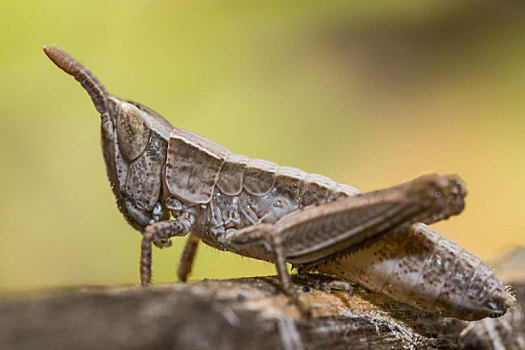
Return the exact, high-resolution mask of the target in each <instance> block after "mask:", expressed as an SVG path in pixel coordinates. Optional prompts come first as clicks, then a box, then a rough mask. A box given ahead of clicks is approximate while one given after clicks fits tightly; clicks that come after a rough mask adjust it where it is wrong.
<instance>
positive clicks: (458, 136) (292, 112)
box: [0, 0, 525, 291]
mask: <svg viewBox="0 0 525 350" xmlns="http://www.w3.org/2000/svg"><path fill="white" fill-rule="evenodd" d="M0 30H1V31H0V79H1V81H2V84H0V106H1V115H0V123H1V124H0V126H1V128H0V160H1V164H2V171H1V172H0V180H1V184H2V187H1V188H2V190H1V193H2V197H1V198H2V199H1V201H0V219H1V220H0V222H1V226H0V242H1V244H0V260H1V264H0V290H4V291H9V290H23V289H34V288H44V287H54V286H63V285H72V284H117V283H137V282H138V257H139V244H140V235H139V233H137V232H136V231H134V230H133V229H132V228H131V227H130V226H128V225H127V224H126V223H125V221H124V219H123V218H122V216H121V215H120V213H119V212H118V210H117V208H116V206H115V204H114V198H113V194H112V193H111V190H110V188H109V185H108V182H107V180H106V174H105V168H104V162H103V159H102V154H101V151H100V141H99V138H100V136H99V128H100V126H99V121H100V118H99V116H98V113H97V112H96V111H95V108H94V107H93V106H92V104H91V100H90V99H89V97H88V96H87V94H86V93H85V91H84V90H83V89H82V88H81V87H80V85H79V84H78V83H77V82H75V81H74V80H73V79H72V78H71V77H69V76H67V75H66V74H65V73H63V72H61V71H60V70H58V69H57V68H56V67H55V66H54V65H53V64H52V63H51V62H50V61H49V59H48V58H47V57H46V56H45V55H44V54H43V52H42V50H41V48H42V45H51V44H57V45H60V46H61V47H62V48H64V49H65V50H66V51H68V52H69V53H71V54H72V55H73V56H74V57H75V58H77V59H78V60H79V61H80V62H82V63H84V64H85V65H86V66H87V67H89V68H90V69H91V70H92V71H93V72H94V73H95V75H97V76H98V78H99V79H100V80H101V81H102V82H103V83H104V84H105V85H106V87H107V88H108V90H109V91H110V92H112V93H114V94H115V95H117V96H120V97H123V98H127V99H132V100H136V101H138V102H141V103H143V104H145V105H147V106H150V107H152V108H153V109H155V110H157V111H158V112H159V113H161V114H162V115H164V116H165V117H166V118H167V119H169V120H170V121H171V122H172V123H173V124H174V125H176V126H178V127H182V128H186V129H189V130H192V131H194V132H197V133H199V134H201V135H204V136H206V137H208V138H210V139H212V140H215V141H217V142H220V143H222V144H223V145H225V146H227V147H228V148H230V149H231V150H232V151H233V152H236V153H244V154H246V155H249V156H251V157H254V158H264V159H268V160H272V161H274V162H277V163H279V164H281V165H288V166H294V167H298V168H301V169H303V170H305V171H308V172H316V173H321V174H323V175H327V176H329V177H331V178H333V179H334V180H336V181H338V182H343V183H348V184H351V185H354V186H356V187H358V188H360V189H362V190H373V189H377V188H380V187H386V186H389V185H393V184H397V183H399V182H402V181H405V180H408V179H411V178H414V177H416V176H418V175H421V174H424V173H429V172H440V173H459V174H460V175H461V176H462V177H463V178H464V179H465V181H466V182H467V185H468V189H469V196H468V198H467V208H466V210H465V212H464V214H463V215H461V216H460V217H457V218H453V219H451V220H450V221H448V222H445V223H442V224H438V225H436V227H437V229H438V230H439V231H440V232H441V233H442V234H443V235H446V236H448V237H450V238H451V239H453V240H455V241H457V242H458V243H460V244H461V245H462V246H464V247H465V248H467V249H469V250H471V251H472V252H474V253H475V254H477V255H479V256H480V257H482V258H484V259H488V260H490V259H494V258H496V257H497V256H499V255H500V254H501V253H502V252H503V251H505V250H506V249H508V248H510V247H512V246H514V245H517V244H522V245H523V244H525V215H524V210H525V186H524V183H525V162H524V159H525V118H524V117H525V116H524V113H525V98H524V97H525V6H523V5H522V4H521V2H518V1H476V2H474V1H473V2H456V1H373V2H372V1H303V2H297V1H283V0H280V1H264V2H255V1H244V2H237V1H138V0H135V1H129V0H127V1H89V2H80V1H20V2H4V3H3V5H2V11H1V12H0ZM184 241H185V239H176V240H175V244H174V248H170V249H164V250H159V249H155V251H154V266H153V267H154V278H155V280H156V281H174V280H175V269H176V265H177V263H178V258H179V256H180V253H181V250H182V247H183V245H184ZM273 273H274V268H273V267H272V266H271V265H269V264H266V263H262V262H256V261H252V260H250V259H244V258H240V257H238V256H235V255H233V254H230V253H224V252H220V251H216V250H213V249H211V248H208V247H204V246H203V245H201V249H200V250H199V253H198V255H197V260H196V265H195V266H194V273H193V276H192V278H193V279H201V278H205V277H208V278H229V277H238V276H249V275H257V274H273Z"/></svg>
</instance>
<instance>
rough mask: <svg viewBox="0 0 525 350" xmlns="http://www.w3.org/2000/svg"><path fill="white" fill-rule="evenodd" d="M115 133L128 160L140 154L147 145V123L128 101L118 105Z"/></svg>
mask: <svg viewBox="0 0 525 350" xmlns="http://www.w3.org/2000/svg"><path fill="white" fill-rule="evenodd" d="M117 134H118V143H119V147H120V150H121V151H122V154H123V155H124V157H125V158H126V159H127V160H129V161H132V160H134V159H135V158H137V157H138V156H140V155H141V154H142V152H144V149H146V146H147V145H148V141H149V135H150V129H149V125H148V123H147V122H146V120H144V118H143V117H142V112H141V111H140V110H139V109H138V108H137V107H135V106H133V105H132V104H130V103H124V104H123V105H122V106H121V107H120V111H119V114H118V120H117Z"/></svg>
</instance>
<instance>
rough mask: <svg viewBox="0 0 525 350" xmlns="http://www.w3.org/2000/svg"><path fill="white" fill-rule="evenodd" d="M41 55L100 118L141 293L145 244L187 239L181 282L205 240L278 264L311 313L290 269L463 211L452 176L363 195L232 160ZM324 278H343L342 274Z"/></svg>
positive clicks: (79, 71) (75, 68)
mask: <svg viewBox="0 0 525 350" xmlns="http://www.w3.org/2000/svg"><path fill="white" fill-rule="evenodd" d="M44 52H45V53H46V55H47V56H48V57H49V58H50V59H51V60H52V61H53V62H54V63H55V64H56V65H57V66H58V67H59V68H61V69H62V70H63V71H65V72H66V73H68V74H70V75H72V76H73V77H74V78H75V79H76V80H77V81H79V82H80V84H81V85H82V86H83V87H84V89H85V90H86V91H87V92H88V94H89V96H90V97H91V99H92V101H93V104H94V105H95V108H96V109H97V111H98V112H99V113H100V116H101V124H102V126H101V134H102V137H101V141H102V150H103V155H104V160H105V163H106V170H107V175H108V178H109V182H110V184H111V188H112V190H113V193H114V195H115V198H116V202H117V206H118V208H119V210H120V212H121V213H122V214H123V216H124V218H125V219H126V220H127V222H128V223H129V224H130V225H131V226H132V227H133V228H135V229H136V230H138V231H139V232H140V233H141V234H142V244H141V255H140V280H141V284H142V285H144V286H145V285H148V284H150V283H151V279H152V272H151V265H152V245H155V246H157V247H160V248H163V247H169V246H171V244H172V242H171V238H172V237H176V236H185V235H187V234H188V233H190V231H191V235H190V238H189V240H188V243H187V245H186V247H185V249H184V252H183V255H182V260H181V263H180V265H179V271H178V277H179V278H180V279H181V280H186V279H187V276H188V274H189V272H190V271H191V266H192V262H193V258H194V256H195V252H196V249H197V244H198V242H199V240H202V241H203V242H204V243H206V244H208V245H210V246H212V247H214V248H217V249H220V250H228V251H231V252H234V253H237V254H240V255H243V256H246V257H250V258H254V259H260V260H264V261H269V262H272V263H274V264H275V266H276V270H277V274H278V277H279V282H280V288H281V289H282V291H283V292H284V293H285V294H286V295H288V296H289V297H290V298H291V299H292V300H293V301H294V303H295V304H296V305H297V306H298V307H299V309H300V310H301V311H302V312H303V313H304V314H310V309H309V306H308V305H306V304H305V303H303V302H301V300H300V299H299V296H298V294H297V292H296V291H295V289H294V288H293V286H292V283H291V278H290V275H289V273H288V270H287V265H286V263H291V264H293V266H294V267H297V268H299V271H300V272H305V271H309V270H311V269H315V268H317V267H319V266H323V264H325V263H326V262H329V261H331V260H334V259H336V261H337V259H344V258H345V256H347V255H348V254H349V253H351V252H355V251H357V250H359V249H360V248H363V247H367V246H370V245H371V244H372V243H373V242H376V241H379V240H381V239H383V238H384V237H388V236H391V235H394V234H396V233H398V232H405V231H407V230H408V231H410V230H414V228H413V227H414V226H412V225H413V224H416V223H419V222H421V223H425V224H431V223H433V222H436V221H439V220H444V219H447V218H448V217H450V216H452V215H457V214H459V213H460V212H461V211H462V210H463V208H464V197H465V195H466V189H465V184H464V182H463V181H462V180H461V179H460V178H459V177H458V176H456V175H445V176H443V175H438V174H429V175H424V176H421V177H418V178H416V179H414V180H412V181H409V182H406V183H403V184H400V185H397V186H394V187H391V188H387V189H381V190H377V191H373V192H368V193H362V192H360V191H359V190H357V189H355V188H354V187H351V186H348V185H344V184H338V183H336V182H334V181H333V180H331V179H329V178H327V177H324V176H322V175H317V174H308V173H305V172H303V171H301V170H299V169H295V168H291V167H283V166H278V165H277V164H275V163H272V162H269V161H266V160H261V159H251V158H249V157H247V156H244V155H240V154H233V153H231V152H230V151H229V150H228V149H227V148H225V147H224V146H222V145H220V144H218V143H215V142H213V141H211V140H209V139H207V138H205V137H203V136H200V135H197V134H195V133H193V132H190V131H187V130H184V129H180V128H176V127H174V126H172V125H171V124H170V122H169V121H167V120H166V119H164V118H163V117H162V116H161V115H160V114H158V113H156V112H155V111H153V110H152V109H150V108H148V107H146V106H144V105H142V104H139V103H136V102H132V101H127V100H124V99H121V98H118V97H115V96H112V95H110V94H109V93H108V91H107V90H106V88H105V87H104V86H103V85H102V84H101V83H100V82H99V81H98V80H97V79H96V78H95V76H94V75H93V74H92V73H91V72H90V71H89V70H88V69H87V68H85V67H84V66H83V65H81V64H80V63H79V62H77V61H76V60H75V59H73V58H72V57H71V56H70V55H69V54H67V53H66V52H65V51H63V50H62V49H60V48H59V47H56V46H53V47H46V46H45V47H44ZM170 215H171V216H173V218H174V220H170ZM368 258H370V257H368ZM339 261H344V260H339ZM325 265H326V264H325ZM328 266H329V265H328ZM348 266H352V265H351V264H350V263H348ZM325 270H327V272H329V273H334V274H339V275H343V276H342V277H343V278H344V277H345V275H344V273H343V274H341V273H338V268H337V266H336V267H332V268H330V267H328V268H325ZM339 270H340V268H339ZM498 282H499V281H498ZM502 300H503V299H501V300H500V299H497V300H496V301H494V302H493V303H492V304H491V307H490V310H488V309H487V310H488V311H487V314H488V313H490V314H494V315H496V314H498V315H499V314H501V313H504V312H505V309H506V304H505V303H504V301H502Z"/></svg>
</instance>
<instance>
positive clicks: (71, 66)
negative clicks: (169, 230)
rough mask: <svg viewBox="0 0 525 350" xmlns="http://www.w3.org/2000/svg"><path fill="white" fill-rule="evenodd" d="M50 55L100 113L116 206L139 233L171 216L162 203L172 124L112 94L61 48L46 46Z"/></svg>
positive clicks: (103, 143)
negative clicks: (87, 95)
mask: <svg viewBox="0 0 525 350" xmlns="http://www.w3.org/2000/svg"><path fill="white" fill-rule="evenodd" d="M44 52H45V53H46V55H47V56H48V57H49V58H50V59H51V60H52V61H53V62H54V63H55V64H56V65H57V66H58V67H59V68H61V69H62V70H63V71H65V72H66V73H68V74H70V75H72V76H73V77H74V78H75V79H76V80H78V81H79V82H80V83H81V85H82V86H83V87H84V88H85V89H86V91H87V92H88V94H89V95H90V97H91V99H92V101H93V104H94V105H95V108H96V109H97V111H98V112H99V113H100V115H101V122H102V127H101V129H102V130H101V131H102V139H101V141H102V151H103V154H104V160H105V162H106V171H107V175H108V178H109V181H110V184H111V188H112V190H113V193H114V194H115V197H116V201H117V205H118V208H119V210H120V211H121V212H122V214H123V215H124V217H125V218H126V220H127V221H128V222H129V223H130V224H131V225H132V226H133V227H134V228H135V229H137V230H140V231H142V230H143V229H144V228H145V227H146V226H147V225H149V224H151V223H153V222H155V221H159V220H161V219H165V218H167V217H168V216H169V213H168V212H167V210H165V209H164V207H163V206H162V204H161V203H160V191H161V187H162V186H161V184H162V170H163V166H164V162H165V159H166V149H167V140H168V139H169V133H170V131H171V129H173V126H172V125H171V124H170V123H169V122H168V121H167V120H165V119H164V118H163V117H162V116H160V115H159V114H157V113H156V112H154V111H152V110H150V109H149V108H147V107H145V106H142V105H140V104H138V103H135V102H129V101H125V100H122V99H120V98H117V97H114V96H111V95H109V93H108V92H107V90H106V89H105V87H104V86H103V85H102V84H101V83H100V82H99V81H98V80H97V79H96V78H95V76H94V75H93V74H92V73H91V72H90V71H89V70H88V69H87V68H85V67H84V66H82V65H81V64H80V63H78V62H77V61H76V60H75V59H74V58H72V57H71V56H69V54H67V53H66V52H65V51H63V50H62V49H60V48H59V47H56V46H53V47H46V46H45V47H44Z"/></svg>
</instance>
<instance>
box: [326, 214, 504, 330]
mask: <svg viewBox="0 0 525 350" xmlns="http://www.w3.org/2000/svg"><path fill="white" fill-rule="evenodd" d="M317 269H318V270H319V271H321V272H325V273H329V274H334V275H337V276H339V277H341V278H343V279H345V280H348V281H352V282H356V283H359V284H361V285H363V286H365V287H367V288H368V289H370V290H373V291H375V292H378V293H382V294H386V295H388V296H389V297H391V298H392V299H394V300H397V301H400V302H403V303H406V304H408V305H411V306H414V307H416V308H419V309H421V310H424V311H429V312H432V313H435V314H438V315H442V316H448V317H455V318H459V319H463V320H478V319H481V318H484V317H487V315H490V313H491V310H496V309H497V308H498V306H499V305H498V304H500V303H502V302H504V303H505V304H507V305H511V304H512V303H513V302H514V300H513V297H512V296H511V295H510V294H509V293H508V291H507V290H506V289H505V288H504V286H503V284H502V283H501V282H500V281H499V280H498V278H497V277H496V275H495V274H494V271H493V270H492V268H491V267H490V266H488V265H487V264H485V263H484V262H483V261H481V260H480V259H479V258H478V257H476V256H475V255H474V254H472V253H471V252H469V251H467V250H466V249H464V248H462V247H460V246H459V245H458V244H457V243H456V242H454V241H452V240H450V239H448V238H446V237H444V236H441V235H440V234H439V233H437V232H436V231H435V230H434V229H432V228H430V227H429V226H427V225H425V224H422V223H418V224H415V225H413V226H412V227H411V228H410V229H408V230H404V231H401V232H398V233H396V234H394V235H392V236H389V237H386V238H384V239H382V240H380V241H379V242H376V243H374V244H372V245H370V246H369V247H365V248H363V249H361V250H359V251H356V252H354V253H351V254H348V255H346V256H344V257H340V258H337V259H335V260H332V261H328V262H326V263H325V264H323V265H321V266H318V267H317Z"/></svg>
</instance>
